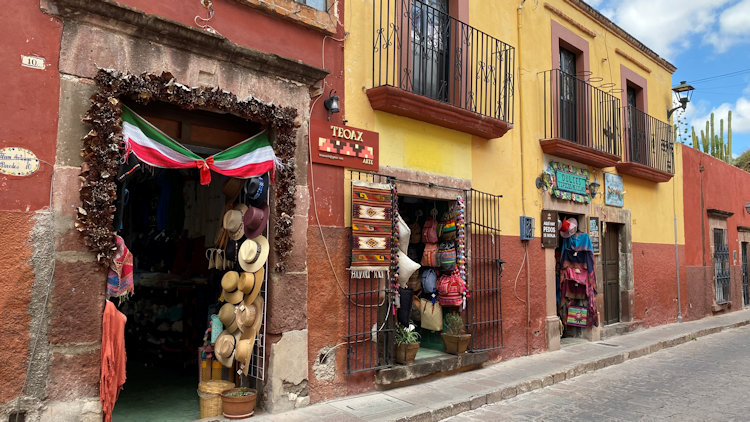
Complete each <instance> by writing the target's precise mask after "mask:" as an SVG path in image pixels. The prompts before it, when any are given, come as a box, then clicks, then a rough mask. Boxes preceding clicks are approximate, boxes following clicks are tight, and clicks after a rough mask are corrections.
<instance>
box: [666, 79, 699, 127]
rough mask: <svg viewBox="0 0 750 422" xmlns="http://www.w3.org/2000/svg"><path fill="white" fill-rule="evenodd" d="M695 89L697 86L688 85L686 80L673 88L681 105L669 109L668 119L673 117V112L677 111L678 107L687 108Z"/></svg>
mask: <svg viewBox="0 0 750 422" xmlns="http://www.w3.org/2000/svg"><path fill="white" fill-rule="evenodd" d="M694 90H695V88H693V86H692V85H688V83H687V82H686V81H681V82H680V84H679V85H677V86H676V87H674V88H672V92H674V96H675V97H676V98H677V102H679V103H680V105H678V106H677V107H675V108H673V109H671V110H667V120H668V119H669V118H670V117H672V113H674V112H675V111H677V109H679V108H681V109H682V110H683V111H684V110H685V109H686V108H687V103H689V102H690V98H692V96H693V91H694Z"/></svg>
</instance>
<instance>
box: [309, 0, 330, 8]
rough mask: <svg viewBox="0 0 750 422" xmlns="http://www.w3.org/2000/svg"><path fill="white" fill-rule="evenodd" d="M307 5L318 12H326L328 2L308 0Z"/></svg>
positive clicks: (324, 0)
mask: <svg viewBox="0 0 750 422" xmlns="http://www.w3.org/2000/svg"><path fill="white" fill-rule="evenodd" d="M307 5H308V6H310V7H314V8H316V9H318V10H326V0H307Z"/></svg>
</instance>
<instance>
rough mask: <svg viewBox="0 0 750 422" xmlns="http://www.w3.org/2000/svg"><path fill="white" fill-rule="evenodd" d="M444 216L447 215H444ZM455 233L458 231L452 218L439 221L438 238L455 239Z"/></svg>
mask: <svg viewBox="0 0 750 422" xmlns="http://www.w3.org/2000/svg"><path fill="white" fill-rule="evenodd" d="M444 217H448V216H447V215H445V216H444ZM456 233H458V230H456V220H454V219H453V218H445V219H444V221H443V222H442V223H440V240H445V241H449V240H455V239H456Z"/></svg>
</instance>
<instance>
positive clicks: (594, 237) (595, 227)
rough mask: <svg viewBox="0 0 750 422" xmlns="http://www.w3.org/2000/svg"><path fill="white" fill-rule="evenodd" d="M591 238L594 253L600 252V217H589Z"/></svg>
mask: <svg viewBox="0 0 750 422" xmlns="http://www.w3.org/2000/svg"><path fill="white" fill-rule="evenodd" d="M589 238H591V246H592V249H593V250H594V255H598V254H599V239H600V238H599V217H589Z"/></svg>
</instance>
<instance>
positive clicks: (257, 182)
mask: <svg viewBox="0 0 750 422" xmlns="http://www.w3.org/2000/svg"><path fill="white" fill-rule="evenodd" d="M269 187H270V184H269V183H268V173H265V174H264V175H263V176H256V177H251V178H250V179H248V180H247V182H246V183H245V189H246V194H245V203H246V204H250V205H252V206H254V207H259V206H260V205H261V204H265V203H266V202H267V198H268V188H269Z"/></svg>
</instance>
